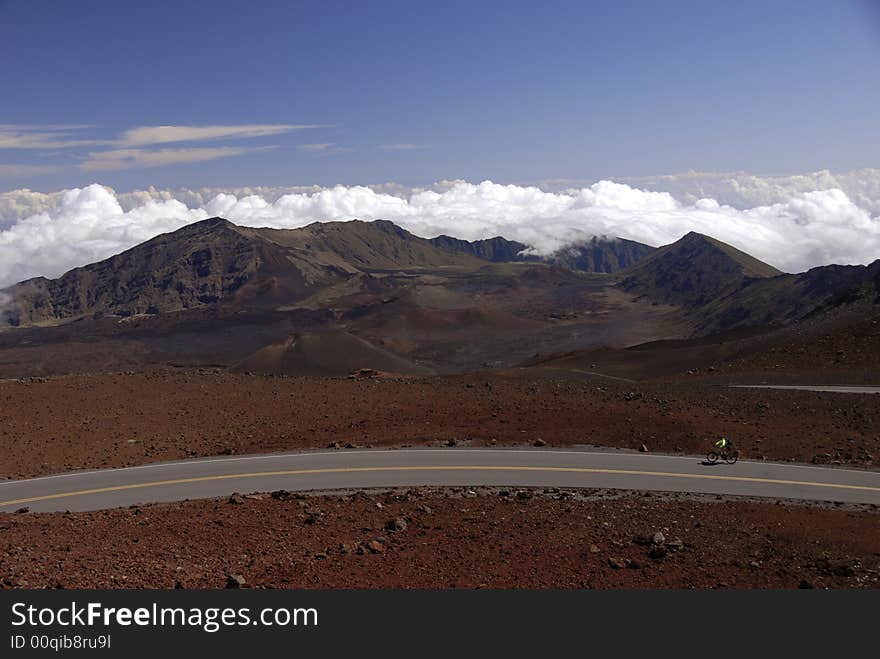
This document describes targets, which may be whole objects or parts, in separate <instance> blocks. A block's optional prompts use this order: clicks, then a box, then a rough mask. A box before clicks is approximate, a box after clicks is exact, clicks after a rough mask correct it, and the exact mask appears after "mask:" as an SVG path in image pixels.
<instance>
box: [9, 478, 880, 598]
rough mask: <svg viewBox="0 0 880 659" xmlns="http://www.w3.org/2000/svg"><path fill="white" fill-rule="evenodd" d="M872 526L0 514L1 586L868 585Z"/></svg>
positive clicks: (707, 514)
mask: <svg viewBox="0 0 880 659" xmlns="http://www.w3.org/2000/svg"><path fill="white" fill-rule="evenodd" d="M878 522H880V517H878V513H877V512H876V510H875V511H873V512H870V511H856V510H842V509H841V510H834V509H823V508H810V507H807V506H800V505H787V504H771V503H766V502H749V501H733V500H729V501H719V500H716V499H714V498H696V499H695V498H686V497H683V496H658V495H649V494H641V495H639V494H629V495H626V496H618V495H617V494H615V493H611V492H603V491H598V492H597V491H594V492H586V493H585V492H568V491H562V492H560V491H557V490H547V491H529V490H519V491H510V492H506V491H503V490H497V489H495V490H490V489H480V490H476V491H469V490H463V489H458V490H427V489H425V490H409V491H399V492H386V493H375V492H374V493H370V494H365V493H356V494H345V495H341V496H340V495H323V496H308V497H306V496H302V495H300V496H295V495H289V494H286V493H275V495H274V496H270V495H253V496H243V497H242V496H235V495H234V496H233V497H230V499H228V500H225V499H224V500H207V501H197V502H185V503H180V504H168V505H153V506H143V507H140V508H125V509H115V510H108V511H100V512H91V513H75V514H71V513H40V514H35V513H28V514H18V515H14V514H5V515H3V514H0V531H2V532H0V587H8V588H56V587H64V588H174V587H179V588H223V587H225V586H226V585H227V582H228V581H229V578H230V576H232V575H235V576H236V577H241V578H243V580H244V585H245V587H253V588H268V587H273V588H275V587H280V588H798V587H805V588H806V587H815V588H877V587H880V523H878ZM658 532H659V533H660V534H661V535H662V537H661V536H657V537H656V540H655V534H656V533H658Z"/></svg>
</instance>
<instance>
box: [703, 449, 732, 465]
mask: <svg viewBox="0 0 880 659" xmlns="http://www.w3.org/2000/svg"><path fill="white" fill-rule="evenodd" d="M719 460H724V461H725V462H726V463H727V464H729V465H732V464H735V463H736V461H737V460H739V451H737V450H735V449H734V450H733V451H728V450H722V451H721V452H718V451H716V450H714V449H713V450H711V451H709V454H708V455H707V456H706V462H708V463H709V464H715V463H716V462H718V461H719Z"/></svg>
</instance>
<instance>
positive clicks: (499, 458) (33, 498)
mask: <svg viewBox="0 0 880 659" xmlns="http://www.w3.org/2000/svg"><path fill="white" fill-rule="evenodd" d="M419 485H428V486H480V485H489V486H510V487H529V486H534V487H566V488H578V487H582V488H617V489H626V490H665V491H675V492H700V493H708V494H719V495H739V496H754V497H774V498H789V499H802V500H823V501H840V502H847V503H870V504H876V505H880V472H871V471H856V470H850V469H836V468H828V467H812V466H808V465H792V464H779V463H772V462H751V461H740V462H738V463H737V464H735V465H726V464H719V465H715V466H710V465H706V464H704V463H703V461H702V459H701V458H698V457H685V456H664V455H652V454H641V453H628V452H620V451H601V452H597V451H580V450H552V449H503V448H499V449H452V448H448V449H400V450H356V451H352V450H340V451H332V452H311V453H288V454H276V455H253V456H241V457H219V458H204V459H197V460H186V461H181V462H169V463H160V464H153V465H144V466H141V467H129V468H125V469H105V470H100V471H84V472H71V473H67V474H60V475H56V476H45V477H42V478H33V479H29V480H22V481H3V482H0V511H5V512H9V511H14V510H16V509H19V508H22V507H28V508H29V509H30V510H33V511H48V510H95V509H101V508H114V507H119V506H130V505H133V504H141V503H148V502H163V501H181V500H184V499H200V498H208V497H220V496H227V495H229V494H231V493H232V492H265V491H272V490H279V489H286V490H291V491H293V490H342V489H360V488H370V487H407V486H419Z"/></svg>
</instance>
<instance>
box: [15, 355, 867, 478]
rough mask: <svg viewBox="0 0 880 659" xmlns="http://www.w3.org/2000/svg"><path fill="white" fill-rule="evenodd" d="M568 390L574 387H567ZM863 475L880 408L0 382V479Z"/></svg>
mask: <svg viewBox="0 0 880 659" xmlns="http://www.w3.org/2000/svg"><path fill="white" fill-rule="evenodd" d="M573 378H577V379H573ZM720 434H726V435H728V436H729V437H731V438H732V439H733V440H734V442H735V443H736V445H737V446H738V448H739V449H740V451H741V454H742V455H743V457H747V458H754V459H760V458H761V457H762V456H764V457H766V458H768V459H776V460H799V461H805V462H815V463H823V464H824V463H833V464H847V465H850V466H862V467H874V466H876V464H877V460H878V456H880V396H871V395H846V394H828V393H816V392H803V391H771V390H757V389H731V388H727V387H720V386H714V385H706V384H701V383H699V382H694V383H627V382H618V381H615V380H609V379H606V378H590V377H588V376H582V375H578V374H566V373H558V372H553V371H550V370H542V371H538V370H529V371H517V372H514V373H511V374H497V373H496V374H478V375H470V376H458V377H443V378H440V377H431V378H423V379H409V380H404V379H394V378H387V377H385V378H381V379H369V378H368V379H322V378H285V377H259V376H247V375H239V374H230V373H225V372H158V373H141V374H130V375H93V376H68V377H60V378H49V379H45V380H42V379H41V380H22V381H6V382H0V452H2V455H3V460H2V462H0V476H3V477H6V478H22V477H27V476H35V475H40V474H47V473H54V472H61V471H67V470H71V469H83V468H102V467H120V466H131V465H136V464H143V463H148V462H158V461H162V460H173V459H181V458H187V457H196V456H209V455H218V454H243V453H257V452H272V451H282V450H296V449H308V448H325V447H327V446H328V445H331V444H333V443H337V442H338V443H339V444H340V445H346V444H349V443H350V444H352V445H357V446H361V447H366V446H375V447H379V446H406V445H439V444H444V445H445V444H446V443H447V442H450V441H454V442H455V443H456V444H458V445H461V446H468V445H473V446H477V445H492V444H498V445H523V444H532V443H534V442H536V441H537V440H538V439H539V438H540V439H541V440H542V441H543V442H545V443H546V444H547V445H548V446H566V445H598V446H610V447H619V448H626V449H634V450H637V449H639V448H640V447H641V446H642V444H645V445H646V447H647V449H648V450H650V451H658V452H681V453H690V454H702V453H704V452H705V451H706V450H707V449H708V447H709V443H710V439H712V440H713V441H714V438H715V437H717V436H718V435H720Z"/></svg>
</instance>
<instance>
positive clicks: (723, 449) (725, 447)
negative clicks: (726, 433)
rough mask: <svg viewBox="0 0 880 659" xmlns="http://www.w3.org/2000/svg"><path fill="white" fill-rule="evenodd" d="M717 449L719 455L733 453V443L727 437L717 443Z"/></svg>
mask: <svg viewBox="0 0 880 659" xmlns="http://www.w3.org/2000/svg"><path fill="white" fill-rule="evenodd" d="M715 448H717V449H718V452H719V453H732V452H733V442H731V441H730V440H729V439H728V438H727V437H722V438H721V439H719V440H718V441H717V442H715Z"/></svg>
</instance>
